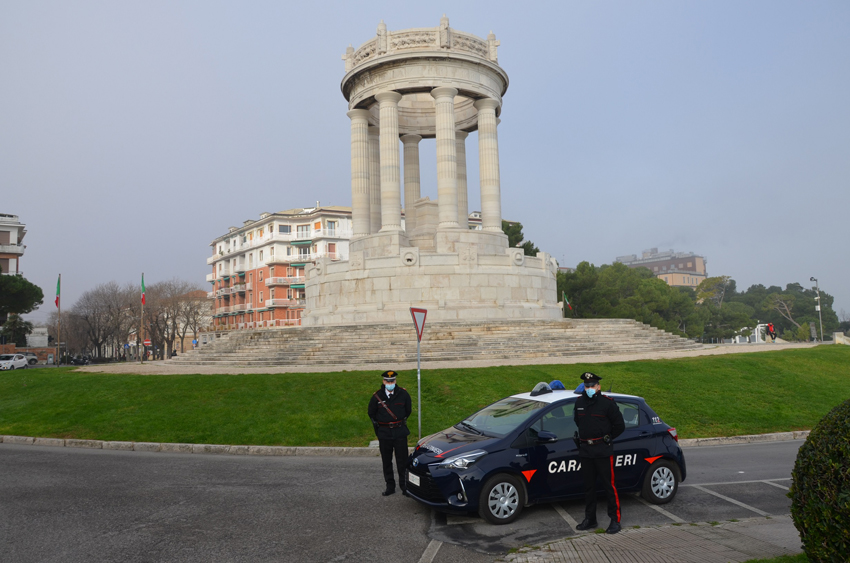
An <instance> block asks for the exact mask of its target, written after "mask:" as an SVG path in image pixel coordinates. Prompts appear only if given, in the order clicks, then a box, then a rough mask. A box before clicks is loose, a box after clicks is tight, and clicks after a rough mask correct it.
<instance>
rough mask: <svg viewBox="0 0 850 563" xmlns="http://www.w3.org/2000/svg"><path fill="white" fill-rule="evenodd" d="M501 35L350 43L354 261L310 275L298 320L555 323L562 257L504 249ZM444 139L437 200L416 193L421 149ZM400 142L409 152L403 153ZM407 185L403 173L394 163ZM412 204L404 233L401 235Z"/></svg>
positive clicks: (346, 87)
mask: <svg viewBox="0 0 850 563" xmlns="http://www.w3.org/2000/svg"><path fill="white" fill-rule="evenodd" d="M498 46H499V42H498V41H497V40H496V36H495V35H493V34H492V33H490V35H488V36H487V39H481V38H479V37H476V36H474V35H471V34H469V33H464V32H461V31H458V30H455V29H452V28H451V27H449V20H448V18H446V17H445V16H443V18H442V19H441V20H440V25H439V27H433V28H414V29H406V30H403V31H387V26H386V25H385V24H384V23H383V22H381V23H380V24H379V25H378V33H377V36H376V37H375V38H374V39H372V40H370V41H367V42H366V43H364V44H363V45H361V46H360V47H359V48H358V49H357V50H355V49H353V48H352V47H349V48H348V50H347V51H346V53H345V55H343V59H344V60H345V77H344V78H343V80H342V93H343V95H344V96H345V98H346V100H348V107H349V112H348V117H349V118H350V119H351V199H352V221H353V224H354V233H353V237H352V239H351V242H350V247H349V248H350V258H349V260H348V261H347V262H331V261H329V260H326V259H319V260H318V261H317V262H316V263H315V265H313V266H312V267H308V269H307V282H306V297H307V309H306V312H305V315H304V317H303V318H302V323H303V325H306V326H320V325H345V324H362V323H407V324H409V323H410V312H409V308H410V307H423V308H426V309H428V320H429V321H461V320H509V319H558V318H561V317H562V313H561V310H560V309H559V307H558V304H557V303H556V289H555V285H556V284H555V272H556V269H557V266H556V263H555V260H554V259H553V258H552V257H551V256H550V255H549V254H547V253H545V252H541V253H539V254H538V255H537V256H536V257H531V256H525V255H524V253H523V251H522V249H520V248H508V238H507V236H506V235H505V234H504V233H503V232H502V200H501V184H500V180H499V140H498V124H499V121H500V120H499V115H500V114H501V108H502V96H504V94H505V91H506V90H507V88H508V76H507V74H506V73H505V71H504V70H502V68H501V67H500V66H499V65H498V59H497V47H498ZM473 131H478V155H479V165H480V174H479V175H480V179H481V180H480V181H481V186H480V188H481V189H480V191H481V215H482V229H481V230H470V229H469V226H468V224H467V216H468V213H469V211H468V209H469V202H468V199H467V185H466V138H467V136H468V135H469V133H471V132H473ZM423 139H435V140H436V143H437V196H438V197H437V201H431V200H430V199H429V198H427V197H426V198H422V197H420V176H419V165H420V164H419V143H420V142H421V141H422V140H423ZM399 141H401V147H400V146H399ZM402 153H403V155H404V156H403V158H404V177H403V178H402V177H401V174H400V169H401V166H400V158H401V157H400V154H402ZM402 194H403V195H404V215H405V220H404V229H403V228H402V221H401V211H402Z"/></svg>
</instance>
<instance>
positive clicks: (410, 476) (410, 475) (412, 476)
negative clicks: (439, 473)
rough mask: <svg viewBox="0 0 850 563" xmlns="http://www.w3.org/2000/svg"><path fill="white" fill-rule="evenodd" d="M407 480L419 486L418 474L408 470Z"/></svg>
mask: <svg viewBox="0 0 850 563" xmlns="http://www.w3.org/2000/svg"><path fill="white" fill-rule="evenodd" d="M407 481H408V482H409V483H410V484H411V485H416V486H417V487H418V486H419V475H415V474H413V473H410V472H408V473H407Z"/></svg>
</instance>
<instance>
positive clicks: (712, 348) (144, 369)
mask: <svg viewBox="0 0 850 563" xmlns="http://www.w3.org/2000/svg"><path fill="white" fill-rule="evenodd" d="M820 345H821V344H809V343H803V344H776V345H773V344H711V345H709V344H706V345H705V346H704V347H703V348H700V349H697V350H677V351H674V352H662V351H654V352H642V353H627V354H599V355H587V356H583V355H578V356H567V357H557V358H526V359H494V360H466V361H451V362H432V361H429V362H423V364H422V369H440V368H479V367H491V366H522V365H547V364H579V363H583V364H584V363H586V364H596V363H603V362H632V361H636V360H672V359H677V358H690V357H695V356H717V355H722V354H746V353H751V352H775V351H777V350H793V349H798V348H814V347H815V346H820ZM392 367H393V369H395V370H397V371H401V370H414V369H416V362H398V363H396V364H395V365H394V366H392ZM384 369H386V368H382V367H381V366H380V365H378V364H358V363H356V362H352V363H350V364H344V365H316V364H310V365H302V366H262V367H256V366H251V367H246V366H238V365H214V366H194V365H182V364H175V363H173V362H170V361H168V360H157V361H148V362H145V363H144V364H138V363H134V362H118V363H112V364H102V365H94V366H85V367H80V368H78V369H77V371H78V372H86V373H114V374H141V375H185V374H234V375H236V374H250V373H322V372H335V371H383V370H384Z"/></svg>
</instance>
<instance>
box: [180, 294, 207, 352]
mask: <svg viewBox="0 0 850 563" xmlns="http://www.w3.org/2000/svg"><path fill="white" fill-rule="evenodd" d="M211 321H212V305H211V303H210V301H209V299H208V298H207V292H206V291H204V290H203V289H201V288H196V289H194V290H192V291H190V292H188V293H186V294H185V295H183V296H182V299H181V304H180V316H179V318H178V336H179V337H180V353H181V354H182V353H183V352H185V350H184V342H185V340H186V334H188V333H189V332H191V333H192V339H193V340H197V339H198V332H200V330H201V329H202V328H205V327H207V326H209V324H210V322H211Z"/></svg>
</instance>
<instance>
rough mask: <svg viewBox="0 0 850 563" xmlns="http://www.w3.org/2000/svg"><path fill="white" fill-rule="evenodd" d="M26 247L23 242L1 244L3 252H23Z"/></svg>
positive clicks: (0, 250)
mask: <svg viewBox="0 0 850 563" xmlns="http://www.w3.org/2000/svg"><path fill="white" fill-rule="evenodd" d="M25 248H26V247H25V246H24V245H23V244H0V252H2V253H3V254H23V253H24V249H25Z"/></svg>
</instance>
